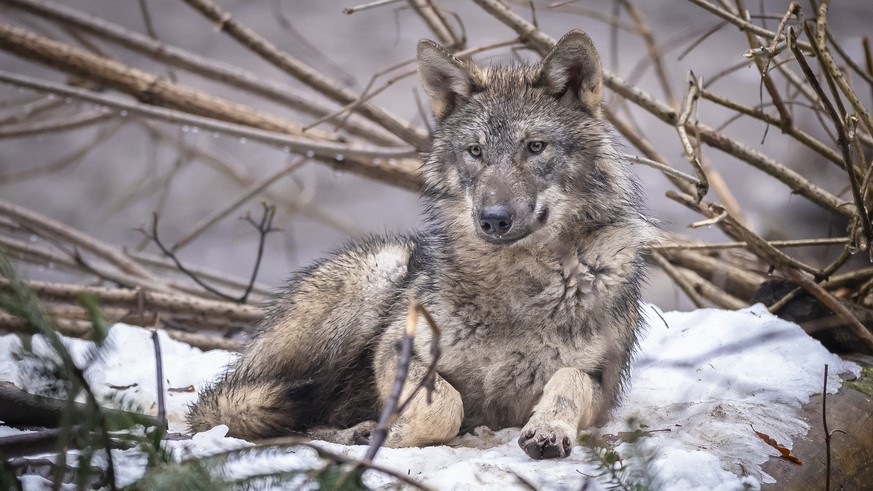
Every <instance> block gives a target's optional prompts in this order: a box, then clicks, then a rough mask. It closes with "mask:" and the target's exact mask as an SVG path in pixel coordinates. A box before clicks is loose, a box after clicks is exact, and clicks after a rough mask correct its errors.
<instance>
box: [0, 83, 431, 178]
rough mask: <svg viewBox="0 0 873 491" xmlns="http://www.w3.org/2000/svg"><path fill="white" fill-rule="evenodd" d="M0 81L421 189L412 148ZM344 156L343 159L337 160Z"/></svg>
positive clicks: (58, 86)
mask: <svg viewBox="0 0 873 491" xmlns="http://www.w3.org/2000/svg"><path fill="white" fill-rule="evenodd" d="M0 82H6V83H11V84H14V85H17V86H21V87H26V88H30V89H34V90H39V91H43V92H49V93H55V94H58V95H64V96H68V97H75V98H77V99H81V100H85V101H88V102H93V103H95V104H102V105H105V106H109V107H114V108H116V109H119V110H122V111H127V112H128V113H130V114H137V115H140V116H145V117H149V118H152V119H158V120H161V121H166V122H169V123H174V124H185V125H189V126H192V127H198V128H201V129H206V130H210V131H214V132H218V133H222V134H225V135H232V136H235V137H239V138H245V139H250V140H255V141H260V142H263V143H267V144H271V145H275V146H277V147H279V148H285V147H287V148H288V149H289V150H293V151H296V152H298V153H304V154H307V155H308V154H309V153H310V152H311V153H312V155H315V156H320V157H322V160H321V161H322V162H330V163H331V165H333V166H335V167H339V168H342V169H345V170H349V171H351V172H358V173H360V174H363V175H366V176H369V177H372V178H375V179H379V180H382V181H385V182H388V183H391V184H395V185H398V186H401V187H406V188H408V189H417V188H418V186H419V178H418V167H419V165H420V164H419V162H418V160H417V159H416V160H413V159H410V158H404V157H409V156H412V155H415V152H414V150H413V149H411V148H408V147H407V148H402V147H401V148H397V147H375V146H369V145H360V144H357V143H350V144H344V143H335V142H327V141H316V140H312V139H310V138H304V137H295V136H292V135H288V134H283V133H276V132H272V131H264V130H259V129H255V128H252V127H249V126H242V125H238V124H233V123H227V122H224V121H219V120H216V119H212V118H206V117H202V116H194V115H191V114H188V113H185V112H182V111H175V110H172V109H166V108H160V107H155V106H151V105H149V104H142V103H135V102H129V101H126V100H124V99H121V98H119V97H115V96H108V95H103V94H99V93H96V92H92V91H89V90H83V89H78V88H74V87H69V86H66V85H62V84H57V83H53V82H46V81H43V80H40V79H37V78H33V77H27V76H24V75H18V74H14V73H10V72H7V71H4V70H0ZM338 156H342V157H343V158H342V160H337V159H336V157H338ZM356 157H357V158H356ZM375 159H380V160H387V164H380V163H378V162H375V161H374V160H375Z"/></svg>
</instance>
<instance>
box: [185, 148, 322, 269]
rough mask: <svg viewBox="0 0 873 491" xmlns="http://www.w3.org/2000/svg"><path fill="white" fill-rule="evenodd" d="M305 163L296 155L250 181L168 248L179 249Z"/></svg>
mask: <svg viewBox="0 0 873 491" xmlns="http://www.w3.org/2000/svg"><path fill="white" fill-rule="evenodd" d="M305 163H306V158H304V157H297V158H296V159H294V160H293V161H291V162H290V163H289V164H287V165H285V166H283V167H282V168H281V169H279V170H278V171H276V172H274V173H272V174H269V175H267V176H265V177H264V178H263V179H260V180H258V181H256V182H254V183H252V184H251V185H250V186H249V187H248V188H247V189H246V190H245V191H243V193H242V194H241V195H240V196H238V197H237V198H236V199H233V200H231V201H230V202H228V203H227V204H226V205H224V206H223V207H221V208H220V209H218V210H215V211H214V212H212V213H211V214H209V216H207V217H204V218H203V219H202V220H200V221H199V222H197V223H196V224H195V225H194V226H193V227H192V228H191V230H190V231H189V232H188V233H187V234H185V235H184V236H183V237H182V238H180V239H179V240H177V241H176V243H175V244H173V246H172V247H170V250H171V251H173V252H176V251H178V250H179V249H181V248H183V247H185V245H186V244H188V243H190V242H191V241H192V240H194V239H195V238H197V237H198V236H199V235H200V234H202V233H203V231H204V230H206V229H208V228H209V227H211V226H212V225H214V224H215V223H216V222H218V221H219V220H221V219H222V218H224V217H226V216H227V215H229V214H231V213H232V212H233V211H234V210H236V209H237V208H239V207H240V206H242V205H243V204H244V203H245V202H247V201H248V200H250V199H252V198H254V197H255V196H257V195H258V194H260V193H261V192H262V191H264V190H265V189H267V188H268V187H270V186H271V185H273V184H275V183H276V181H278V180H279V179H281V178H282V177H284V176H286V175H288V174H290V173H291V172H293V171H295V170H296V169H299V168H300V167H301V166H302V165H303V164H305Z"/></svg>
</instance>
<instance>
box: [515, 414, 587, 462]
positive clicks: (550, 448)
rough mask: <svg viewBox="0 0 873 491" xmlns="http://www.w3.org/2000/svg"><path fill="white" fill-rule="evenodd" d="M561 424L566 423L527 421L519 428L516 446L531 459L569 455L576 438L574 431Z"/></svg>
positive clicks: (557, 457)
mask: <svg viewBox="0 0 873 491" xmlns="http://www.w3.org/2000/svg"><path fill="white" fill-rule="evenodd" d="M562 426H566V425H564V424H560V423H559V424H538V425H533V424H531V423H528V424H527V426H525V427H524V428H523V429H522V430H521V436H519V437H518V446H520V447H521V449H522V450H524V452H525V453H526V454H528V455H529V456H530V457H531V458H532V459H537V460H539V459H562V458H564V457H566V456H568V455H570V450H572V448H573V440H575V438H576V435H575V432H574V431H572V430H568V429H567V428H562Z"/></svg>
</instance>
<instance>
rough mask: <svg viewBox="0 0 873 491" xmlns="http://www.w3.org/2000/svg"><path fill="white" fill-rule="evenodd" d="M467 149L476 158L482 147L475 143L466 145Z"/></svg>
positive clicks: (480, 153) (479, 155)
mask: <svg viewBox="0 0 873 491" xmlns="http://www.w3.org/2000/svg"><path fill="white" fill-rule="evenodd" d="M467 151H468V152H470V155H472V156H473V157H474V158H477V159H478V158H479V157H481V156H482V147H480V146H479V145H477V144H475V143H474V144H472V145H470V146H469V147H467Z"/></svg>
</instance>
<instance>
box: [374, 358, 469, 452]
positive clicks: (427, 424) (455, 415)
mask: <svg viewBox="0 0 873 491" xmlns="http://www.w3.org/2000/svg"><path fill="white" fill-rule="evenodd" d="M386 355H387V356H380V357H378V358H377V362H376V364H375V368H376V385H377V388H378V390H379V399H380V402H381V403H382V407H384V406H385V404H386V403H387V401H388V397H389V395H390V393H391V388H392V387H393V385H394V376H395V371H396V369H397V360H396V357H395V356H391V355H388V354H387V353H386ZM379 358H381V360H379ZM379 361H381V363H380V362H379ZM426 372H427V366H426V365H425V364H424V363H423V362H421V361H419V360H414V359H413V360H411V361H410V363H409V375H408V377H407V379H406V383H405V384H404V385H403V392H402V393H401V395H400V401H399V403H400V404H402V403H403V402H404V401H406V400H407V399H408V398H409V394H411V393H412V391H413V389H415V387H416V386H417V385H418V383H419V382H420V381H421V379H422V377H424V375H425V373H426ZM463 419H464V406H463V403H462V402H461V394H460V393H459V392H458V391H457V390H456V389H455V388H454V387H452V385H451V384H450V383H448V382H446V380H445V379H444V378H442V377H440V376H439V375H436V380H435V384H434V391H433V394H432V399H431V402H430V403H429V404H428V402H427V390H426V389H424V388H422V389H421V390H419V391H418V393H417V394H416V395H415V398H413V400H412V402H410V403H409V404H408V405H407V406H406V408H405V409H404V410H403V413H402V414H400V416H399V417H398V418H397V420H396V421H395V422H394V424H393V425H391V431H390V432H389V433H388V439H387V440H386V441H385V445H386V446H388V447H420V446H424V445H433V444H439V443H445V442H448V441H449V440H451V439H452V438H454V437H456V436H457V435H458V432H459V431H460V430H461V422H462V421H463Z"/></svg>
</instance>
